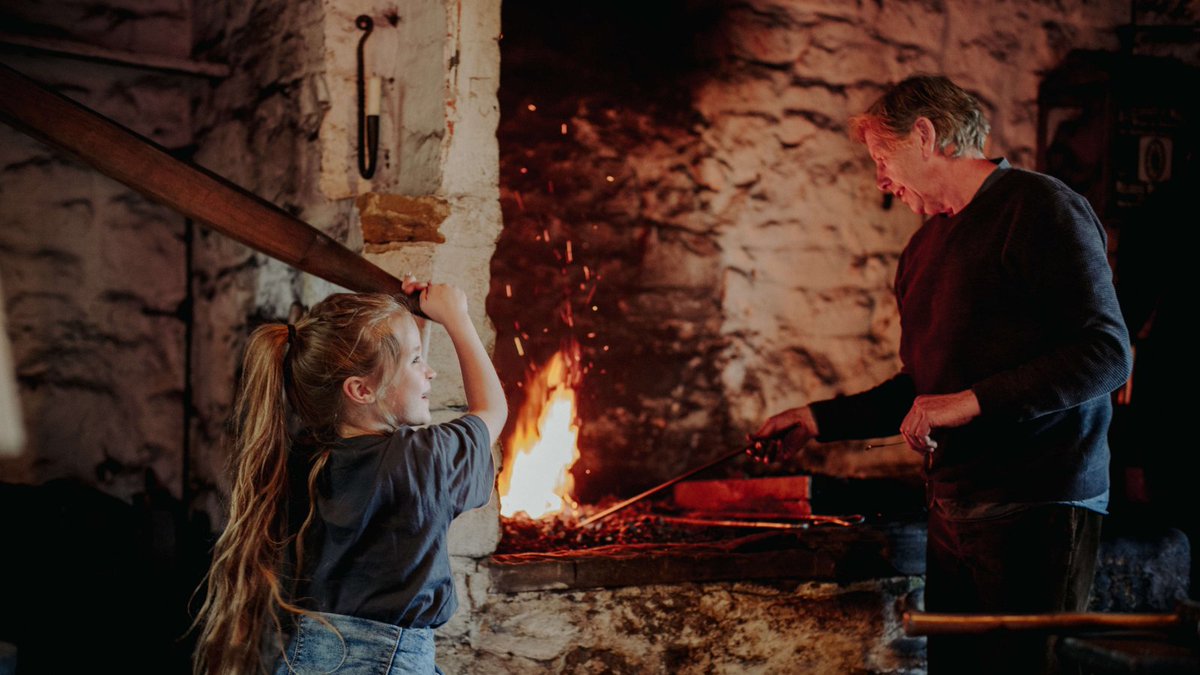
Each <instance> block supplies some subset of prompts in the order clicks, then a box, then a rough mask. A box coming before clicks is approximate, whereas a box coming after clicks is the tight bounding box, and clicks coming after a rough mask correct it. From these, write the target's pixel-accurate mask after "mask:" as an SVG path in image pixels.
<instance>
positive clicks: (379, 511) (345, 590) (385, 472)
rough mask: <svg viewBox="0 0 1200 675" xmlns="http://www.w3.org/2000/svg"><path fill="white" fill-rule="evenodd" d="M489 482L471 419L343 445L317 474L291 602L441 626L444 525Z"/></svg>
mask: <svg viewBox="0 0 1200 675" xmlns="http://www.w3.org/2000/svg"><path fill="white" fill-rule="evenodd" d="M297 474H298V475H299V476H304V475H307V472H306V471H301V472H294V474H293V475H297ZM494 480H495V469H494V465H493V462H492V452H491V438H490V435H489V434H488V430H487V427H486V426H484V423H483V420H481V419H479V418H478V417H476V416H474V415H465V416H463V417H460V418H458V419H456V420H454V421H452V422H447V423H445V424H435V425H431V426H428V427H416V428H414V427H402V428H401V429H399V430H397V431H396V432H395V433H393V434H392V435H390V436H357V437H355V438H348V439H342V440H341V441H340V442H339V443H338V444H336V445H335V446H333V448H332V452H331V454H330V457H329V461H328V463H327V464H326V466H325V469H324V470H323V471H322V472H321V474H320V476H319V477H318V483H317V493H316V502H317V504H316V516H315V519H314V522H313V524H312V525H311V529H310V532H309V535H308V536H306V537H305V540H306V542H307V544H306V545H307V547H308V548H307V550H306V551H305V553H304V557H305V559H306V560H307V561H310V562H308V563H307V564H306V565H305V574H304V575H303V576H302V578H301V579H300V580H299V581H298V583H297V589H296V590H297V596H296V599H297V600H298V601H299V602H300V603H301V604H302V605H303V606H305V607H308V608H310V609H314V610H317V611H321V612H331V613H334V614H345V615H349V616H357V617H361V618H364V619H371V620H374V621H382V622H386V623H391V624H395V625H398V626H403V627H406V628H424V627H436V626H440V625H441V624H443V623H445V622H446V621H447V620H449V619H450V617H451V616H452V615H453V614H454V610H455V609H456V608H457V606H458V600H457V598H456V597H455V593H454V582H453V580H452V579H451V576H450V559H449V557H448V554H447V551H446V529H447V528H448V527H449V525H450V521H451V520H453V519H454V517H455V516H457V515H459V514H460V513H462V512H463V511H466V510H468V509H473V508H478V507H480V506H483V505H484V504H486V503H487V501H488V498H489V496H490V495H491V491H492V486H493V483H494ZM302 483H303V480H300V481H297V484H296V487H295V488H293V490H296V489H297V488H300V484H302ZM293 494H294V492H293ZM301 499H302V500H303V501H305V502H306V501H307V498H306V497H301ZM294 526H297V527H298V526H299V522H296V523H294Z"/></svg>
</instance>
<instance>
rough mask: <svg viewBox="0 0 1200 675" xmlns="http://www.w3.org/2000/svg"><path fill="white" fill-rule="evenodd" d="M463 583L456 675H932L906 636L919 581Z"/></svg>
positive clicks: (455, 638) (453, 638) (453, 633)
mask: <svg viewBox="0 0 1200 675" xmlns="http://www.w3.org/2000/svg"><path fill="white" fill-rule="evenodd" d="M459 572H460V573H462V574H464V575H465V584H462V585H460V588H459V593H460V597H461V598H462V599H463V600H462V601H463V603H464V605H466V604H467V603H468V602H469V603H470V604H469V606H467V607H464V608H463V609H460V610H459V612H458V614H457V615H456V616H455V618H454V619H452V620H451V621H450V623H448V624H446V625H445V626H444V627H442V628H441V629H440V630H439V631H438V647H437V648H438V655H437V660H438V665H439V666H440V667H441V668H442V670H444V671H446V672H447V673H458V674H461V675H466V674H468V673H522V674H525V673H697V674H699V673H892V674H894V675H901V674H906V673H919V672H924V661H925V656H924V640H920V639H915V638H907V637H905V636H904V634H903V631H902V629H901V626H900V614H901V610H900V606H899V601H900V598H902V597H904V596H905V595H906V594H907V593H908V592H909V591H911V590H912V589H914V588H916V587H918V586H919V580H916V579H913V578H909V577H896V578H893V579H885V580H875V581H863V582H855V583H850V584H833V583H819V582H796V581H792V582H788V581H778V582H767V583H682V584H663V585H652V586H638V587H627V588H617V589H594V590H576V591H538V592H525V593H511V594H504V593H493V592H490V591H489V588H488V581H487V574H486V570H481V569H479V568H477V567H474V566H467V567H466V568H465V569H464V568H463V566H461V565H460V566H459Z"/></svg>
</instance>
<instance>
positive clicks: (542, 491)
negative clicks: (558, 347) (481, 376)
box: [499, 346, 579, 518]
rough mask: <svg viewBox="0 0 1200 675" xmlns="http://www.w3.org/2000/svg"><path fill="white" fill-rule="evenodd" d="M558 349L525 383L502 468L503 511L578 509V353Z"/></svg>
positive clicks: (539, 515) (538, 514)
mask: <svg viewBox="0 0 1200 675" xmlns="http://www.w3.org/2000/svg"><path fill="white" fill-rule="evenodd" d="M571 351H575V352H578V346H575V348H574V350H570V349H568V350H564V351H560V352H558V353H556V354H555V355H554V356H553V357H551V358H550V360H549V361H548V362H547V363H546V365H545V367H543V368H542V369H541V370H539V371H537V372H536V373H535V374H534V375H533V377H532V378H531V381H530V382H529V383H528V385H527V386H526V387H525V393H526V398H525V403H524V404H523V405H522V406H521V412H520V414H519V415H518V416H517V421H516V427H515V428H514V430H513V434H512V436H511V437H510V438H509V441H508V452H507V453H506V454H507V457H508V461H506V462H505V463H504V469H503V470H502V471H501V472H500V481H499V489H500V513H501V514H502V515H504V516H507V517H512V516H514V515H516V514H517V513H519V512H522V511H524V512H525V513H526V514H527V515H528V516H529V517H531V518H542V517H544V516H551V515H554V514H556V513H559V512H561V511H562V510H563V509H564V508H572V509H573V508H575V506H576V504H575V502H574V500H572V499H571V490H572V489H573V488H574V480H573V479H572V477H571V473H570V469H571V466H572V465H574V464H575V461H576V460H578V459H579V446H578V445H577V444H576V440H577V439H578V437H579V424H578V421H577V419H576V415H575V389H574V386H573V385H574V384H575V383H576V382H575V380H577V377H575V372H576V369H575V368H574V367H573V366H574V365H575V362H576V361H578V356H577V355H576V356H572V354H571V353H570V352H571Z"/></svg>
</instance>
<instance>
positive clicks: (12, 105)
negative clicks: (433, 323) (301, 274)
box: [0, 65, 402, 294]
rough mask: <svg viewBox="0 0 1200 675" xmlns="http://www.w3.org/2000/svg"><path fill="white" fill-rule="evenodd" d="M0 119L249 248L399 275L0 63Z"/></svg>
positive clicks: (324, 273)
mask: <svg viewBox="0 0 1200 675" xmlns="http://www.w3.org/2000/svg"><path fill="white" fill-rule="evenodd" d="M0 92H3V95H0V120H3V121H4V122H6V123H8V124H9V125H11V126H12V127H14V128H15V129H17V130H19V131H22V132H24V133H27V134H29V135H30V136H32V137H34V138H36V139H38V140H40V141H43V142H45V143H48V144H50V145H53V146H55V147H58V148H61V149H63V150H65V151H67V152H69V153H71V154H73V155H75V156H76V157H78V158H79V159H81V160H83V161H84V162H85V163H87V164H89V165H91V166H92V167H94V168H95V169H96V170H98V171H100V172H101V173H103V174H105V175H106V176H109V177H110V178H113V179H115V180H117V181H120V182H121V183H124V184H125V185H128V186H129V187H131V188H133V189H134V190H137V191H138V192H140V193H142V194H143V195H145V196H146V197H147V198H149V199H151V200H153V201H156V202H158V203H160V204H163V205H165V206H168V207H170V208H172V209H174V210H176V211H178V212H179V213H181V214H183V215H184V216H187V217H188V218H192V219H194V220H196V221H198V222H200V223H202V224H204V225H206V226H208V227H210V228H212V229H214V230H216V231H217V232H220V233H221V234H224V235H226V236H228V237H231V238H233V239H234V240H236V241H239V242H241V243H243V244H245V245H246V246H249V247H250V248H252V249H254V250H256V251H259V252H261V253H265V254H267V255H269V256H271V257H272V258H275V259H277V260H280V261H282V262H284V263H287V264H288V265H291V266H292V267H295V268H297V269H299V270H303V271H305V272H308V273H309V274H312V275H315V276H318V277H321V278H322V279H325V280H327V281H330V282H333V283H335V284H337V285H339V286H342V287H344V288H348V289H350V290H352V291H360V292H379V293H393V294H399V293H401V290H402V289H401V282H400V280H399V279H397V278H395V277H393V276H392V275H390V274H388V273H387V272H385V271H383V270H382V269H380V268H379V267H377V266H375V265H373V264H372V263H370V262H368V261H366V260H364V259H363V258H362V256H360V255H358V254H357V253H355V252H353V251H351V250H350V249H348V248H346V247H345V246H342V245H341V244H340V243H338V242H337V241H335V240H334V239H333V238H331V237H329V236H328V235H326V234H324V233H323V232H321V231H320V230H317V229H316V228H314V227H313V226H312V225H309V224H308V223H306V222H304V221H302V220H300V219H298V218H295V217H293V216H291V215H290V214H288V213H287V212H285V211H283V210H282V209H280V208H279V207H277V206H275V205H274V204H271V203H269V202H267V201H265V200H263V199H260V198H259V197H257V196H255V195H253V194H251V193H250V192H248V191H246V190H244V189H242V188H240V187H238V186H237V185H234V184H233V183H231V182H229V181H227V180H225V179H224V178H222V177H220V176H218V175H216V174H215V173H212V172H211V171H208V170H206V169H203V168H201V167H199V166H196V165H194V164H189V163H187V162H183V161H180V160H178V159H175V158H174V157H172V156H171V155H170V154H168V153H167V151H166V150H164V149H163V148H162V147H160V146H158V145H157V144H155V143H154V142H153V141H150V140H148V139H146V138H143V137H142V136H139V135H137V134H135V133H134V132H132V131H130V130H128V129H126V128H125V127H122V126H121V125H119V124H117V123H116V122H113V121H112V120H110V119H108V118H106V117H104V116H102V115H100V114H98V113H96V112H93V111H92V110H90V109H88V108H86V107H84V106H82V105H80V104H78V103H76V102H74V101H72V100H71V99H69V98H66V97H65V96H62V95H61V94H58V93H56V92H53V91H50V90H49V89H46V88H45V87H42V86H41V85H39V84H37V83H36V82H34V81H33V80H31V79H29V78H27V77H25V76H24V75H21V74H20V73H18V72H16V71H15V70H13V69H11V68H9V67H7V66H4V65H0Z"/></svg>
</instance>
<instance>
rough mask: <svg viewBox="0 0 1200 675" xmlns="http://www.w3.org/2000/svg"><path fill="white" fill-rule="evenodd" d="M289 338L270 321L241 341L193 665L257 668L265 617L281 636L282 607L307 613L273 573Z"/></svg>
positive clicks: (199, 669) (283, 481)
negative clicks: (223, 520) (223, 503)
mask: <svg viewBox="0 0 1200 675" xmlns="http://www.w3.org/2000/svg"><path fill="white" fill-rule="evenodd" d="M294 342H295V340H289V334H288V327H286V326H283V325H281V324H272V325H267V326H262V327H260V328H258V329H257V330H255V331H254V333H253V334H252V335H251V336H250V341H249V343H248V344H247V346H246V355H245V358H244V360H243V381H242V385H241V389H240V393H239V396H238V400H237V403H236V408H235V411H236V412H235V415H236V417H235V420H236V432H235V438H234V447H235V448H236V455H235V456H234V458H233V461H234V471H233V475H234V484H233V486H232V491H231V495H230V513H229V524H228V525H227V526H226V528H225V531H224V533H222V535H221V537H220V539H218V540H217V544H216V548H215V549H214V551H213V563H212V568H211V570H210V571H209V575H208V592H207V596H206V598H205V601H204V604H203V606H202V607H201V608H200V612H199V614H198V616H197V618H196V623H197V624H200V623H203V624H204V628H203V630H202V631H201V632H200V636H199V641H198V643H197V647H196V654H195V664H194V666H195V667H194V670H195V672H196V673H221V674H223V675H224V674H227V673H228V674H241V673H245V674H250V673H256V672H259V671H260V670H261V665H262V658H261V652H260V649H261V645H262V644H263V638H264V637H265V635H264V632H265V630H266V628H267V627H268V625H271V626H274V628H275V630H274V631H273V632H274V637H275V638H276V639H277V640H281V639H282V638H281V637H280V636H281V635H282V625H281V616H282V615H281V610H282V611H283V612H290V613H294V614H303V613H305V612H304V610H302V609H300V608H299V607H296V606H295V605H293V604H292V603H291V602H289V601H288V599H287V596H286V594H285V593H284V589H283V584H282V583H281V581H280V577H279V569H280V566H281V562H282V560H283V553H284V547H285V546H286V545H287V532H286V524H285V523H284V522H283V521H284V514H283V513H282V512H281V505H282V504H283V503H284V496H285V494H286V491H287V487H288V475H287V464H288V460H287V456H288V445H289V441H288V434H287V412H286V401H285V396H284V381H285V377H284V368H285V367H286V366H289V365H290V364H289V363H287V361H289V360H290V359H288V358H287V355H288V354H287V353H288V351H289V345H290V344H294ZM321 463H322V464H323V462H321ZM311 518H312V514H311V512H310V514H309V519H308V520H311ZM306 522H307V521H306ZM281 648H282V645H281Z"/></svg>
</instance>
